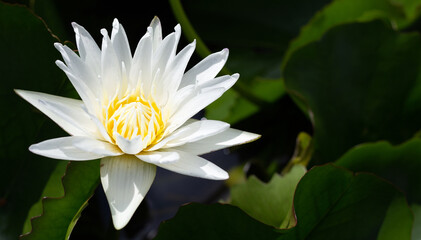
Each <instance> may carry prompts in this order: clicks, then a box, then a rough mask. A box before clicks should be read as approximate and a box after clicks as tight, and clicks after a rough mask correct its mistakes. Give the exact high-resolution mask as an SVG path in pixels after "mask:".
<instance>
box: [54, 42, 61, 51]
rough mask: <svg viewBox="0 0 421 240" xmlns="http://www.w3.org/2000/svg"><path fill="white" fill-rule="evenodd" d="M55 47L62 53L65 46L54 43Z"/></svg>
mask: <svg viewBox="0 0 421 240" xmlns="http://www.w3.org/2000/svg"><path fill="white" fill-rule="evenodd" d="M54 47H55V48H56V49H57V50H59V51H60V49H62V48H63V44H61V43H59V42H55V43H54Z"/></svg>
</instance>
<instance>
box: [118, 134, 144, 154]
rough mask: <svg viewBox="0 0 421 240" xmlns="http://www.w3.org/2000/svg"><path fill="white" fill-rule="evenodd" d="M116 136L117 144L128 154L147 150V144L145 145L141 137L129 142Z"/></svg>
mask: <svg viewBox="0 0 421 240" xmlns="http://www.w3.org/2000/svg"><path fill="white" fill-rule="evenodd" d="M114 134H116V135H117V139H116V143H117V145H118V147H119V148H120V149H121V151H123V152H125V153H127V154H137V153H139V152H140V151H142V150H143V149H144V148H145V145H146V144H144V142H143V141H142V137H141V136H140V135H139V136H136V137H134V138H132V139H131V140H129V139H126V138H124V137H122V136H121V135H120V134H118V133H114Z"/></svg>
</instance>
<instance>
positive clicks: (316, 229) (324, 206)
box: [278, 165, 409, 240]
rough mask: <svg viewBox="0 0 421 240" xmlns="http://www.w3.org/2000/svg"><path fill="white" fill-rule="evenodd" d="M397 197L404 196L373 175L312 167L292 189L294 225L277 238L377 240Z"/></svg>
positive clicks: (326, 167) (340, 169)
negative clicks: (295, 221)
mask: <svg viewBox="0 0 421 240" xmlns="http://www.w3.org/2000/svg"><path fill="white" fill-rule="evenodd" d="M396 198H398V199H400V198H403V196H402V194H401V193H400V192H399V191H398V190H397V189H396V188H394V187H393V186H392V185H390V184H388V183H387V182H385V181H383V180H381V179H380V178H378V177H376V176H374V175H371V174H365V173H356V174H353V173H352V172H350V171H348V170H345V169H342V168H339V167H336V166H334V165H325V166H319V167H314V168H312V169H311V170H310V171H308V172H307V174H306V175H304V177H303V178H302V179H301V181H300V182H299V183H298V186H297V190H296V192H295V196H294V207H295V213H296V216H297V226H296V227H295V228H293V229H291V230H290V231H289V232H287V233H285V234H283V235H282V236H281V237H280V238H278V239H288V240H289V239H341V240H346V239H359V240H364V239H367V240H368V239H376V236H377V235H378V232H379V230H380V227H381V226H382V224H383V221H384V218H385V216H386V214H387V212H388V209H389V206H390V205H391V204H393V203H394V202H395V200H394V199H396ZM404 210H405V211H409V210H408V206H407V205H406V208H404ZM403 227H404V228H405V229H406V227H405V226H403ZM397 239H401V238H397ZM402 239H404V238H402Z"/></svg>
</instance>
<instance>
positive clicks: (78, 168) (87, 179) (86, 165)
mask: <svg viewBox="0 0 421 240" xmlns="http://www.w3.org/2000/svg"><path fill="white" fill-rule="evenodd" d="M99 164H100V160H94V161H87V162H71V163H69V165H68V167H67V170H66V175H65V176H64V177H63V188H64V191H65V194H64V196H63V197H59V198H44V199H43V200H42V204H43V211H44V212H43V214H42V215H41V216H40V217H36V218H34V219H32V232H31V233H29V234H28V235H24V236H23V237H22V239H40V240H43V239H68V237H69V236H70V233H71V231H72V229H73V227H74V225H75V224H76V221H77V220H78V218H79V217H80V214H81V211H82V210H83V209H84V208H85V207H86V206H87V203H88V200H89V198H90V197H91V196H92V194H93V192H94V190H95V188H96V187H97V186H98V183H99V167H100V166H99Z"/></svg>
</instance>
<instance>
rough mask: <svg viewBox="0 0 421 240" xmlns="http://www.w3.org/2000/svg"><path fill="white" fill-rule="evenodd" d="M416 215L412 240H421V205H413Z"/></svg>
mask: <svg viewBox="0 0 421 240" xmlns="http://www.w3.org/2000/svg"><path fill="white" fill-rule="evenodd" d="M411 208H412V212H413V213H414V227H413V228H412V240H416V239H421V205H415V204H413V205H411Z"/></svg>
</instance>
